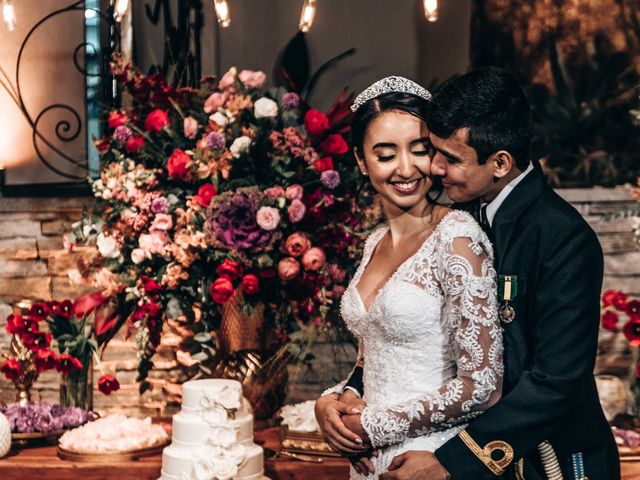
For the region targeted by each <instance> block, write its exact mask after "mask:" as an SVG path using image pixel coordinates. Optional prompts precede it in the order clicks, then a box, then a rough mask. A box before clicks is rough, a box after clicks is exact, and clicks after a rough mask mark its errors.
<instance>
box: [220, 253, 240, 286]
mask: <svg viewBox="0 0 640 480" xmlns="http://www.w3.org/2000/svg"><path fill="white" fill-rule="evenodd" d="M216 273H217V274H218V275H220V276H221V277H227V278H228V279H229V280H231V281H233V280H235V279H236V278H238V277H240V275H242V265H240V264H239V263H238V262H234V261H233V260H229V259H228V258H225V259H224V262H222V263H221V264H220V266H218V268H216Z"/></svg>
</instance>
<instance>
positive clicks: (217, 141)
mask: <svg viewBox="0 0 640 480" xmlns="http://www.w3.org/2000/svg"><path fill="white" fill-rule="evenodd" d="M204 141H205V142H207V145H209V148H213V149H214V150H220V149H222V148H224V145H225V138H224V135H222V134H221V133H218V132H211V133H210V134H209V135H207V136H206V137H205V139H204Z"/></svg>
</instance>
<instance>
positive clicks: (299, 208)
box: [287, 199, 307, 223]
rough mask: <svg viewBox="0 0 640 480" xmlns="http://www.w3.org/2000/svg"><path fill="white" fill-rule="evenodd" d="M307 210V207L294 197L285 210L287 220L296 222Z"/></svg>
mask: <svg viewBox="0 0 640 480" xmlns="http://www.w3.org/2000/svg"><path fill="white" fill-rule="evenodd" d="M306 211H307V207H306V206H305V205H304V203H302V201H301V200H298V199H295V200H294V201H293V202H291V205H289V208H288V209H287V212H288V213H289V220H290V221H291V222H292V223H298V222H299V221H300V220H302V219H303V218H304V214H305V212H306Z"/></svg>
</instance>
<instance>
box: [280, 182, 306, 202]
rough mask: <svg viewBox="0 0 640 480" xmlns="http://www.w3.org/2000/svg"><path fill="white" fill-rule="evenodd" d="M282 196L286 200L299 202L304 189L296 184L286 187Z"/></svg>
mask: <svg viewBox="0 0 640 480" xmlns="http://www.w3.org/2000/svg"><path fill="white" fill-rule="evenodd" d="M284 195H285V197H287V200H300V199H302V195H304V188H302V185H298V184H297V183H296V184H295V185H291V186H290V187H287V190H286V191H285V194H284Z"/></svg>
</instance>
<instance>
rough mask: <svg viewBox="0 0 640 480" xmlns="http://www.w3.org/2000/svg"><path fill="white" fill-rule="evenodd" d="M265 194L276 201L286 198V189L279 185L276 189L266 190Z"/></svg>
mask: <svg viewBox="0 0 640 480" xmlns="http://www.w3.org/2000/svg"><path fill="white" fill-rule="evenodd" d="M264 194H265V196H266V197H267V198H270V199H271V200H276V199H278V198H281V197H284V188H282V187H280V186H278V185H276V186H275V187H270V188H265V190H264Z"/></svg>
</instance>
